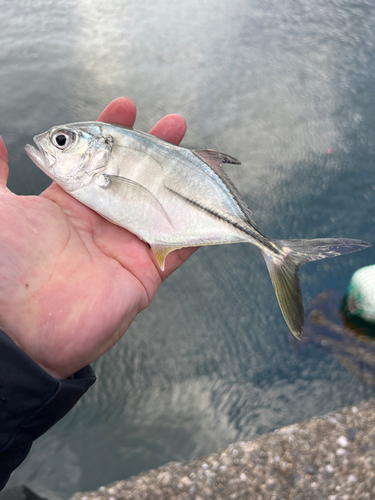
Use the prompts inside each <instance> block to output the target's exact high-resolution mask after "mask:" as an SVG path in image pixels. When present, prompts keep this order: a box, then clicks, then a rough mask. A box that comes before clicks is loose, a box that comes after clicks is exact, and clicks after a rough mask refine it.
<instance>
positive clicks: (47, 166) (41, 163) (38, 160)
mask: <svg viewBox="0 0 375 500" xmlns="http://www.w3.org/2000/svg"><path fill="white" fill-rule="evenodd" d="M33 140H34V142H35V144H36V146H37V148H38V149H37V148H34V146H30V144H26V146H25V151H26V153H27V155H28V157H29V158H30V160H32V161H33V162H34V163H35V165H36V166H37V167H39V168H40V169H41V170H43V172H44V173H45V174H47V175H48V176H49V177H52V175H51V174H52V172H51V170H52V167H53V165H54V164H55V162H56V158H55V157H54V156H53V155H51V154H49V155H48V156H47V154H46V153H45V151H44V150H43V148H42V147H41V146H40V143H39V141H38V136H35V137H34V138H33Z"/></svg>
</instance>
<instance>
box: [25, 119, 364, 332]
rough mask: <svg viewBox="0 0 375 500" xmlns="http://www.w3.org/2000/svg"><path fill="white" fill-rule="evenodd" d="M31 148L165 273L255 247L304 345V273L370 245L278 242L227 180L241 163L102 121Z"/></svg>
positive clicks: (63, 130)
mask: <svg viewBox="0 0 375 500" xmlns="http://www.w3.org/2000/svg"><path fill="white" fill-rule="evenodd" d="M34 142H35V144H36V145H37V147H38V149H36V148H34V147H32V146H30V145H27V146H26V152H27V154H28V155H29V157H30V158H31V159H32V160H33V161H34V163H36V165H37V166H38V167H39V168H41V170H43V171H44V172H45V173H46V174H47V175H48V176H49V177H51V178H52V179H53V180H54V181H56V182H57V183H58V184H59V185H60V186H61V187H62V188H63V189H64V190H65V191H67V192H68V193H69V194H70V195H72V196H74V198H76V199H77V200H79V201H80V202H82V203H83V204H84V205H86V206H88V207H90V208H91V209H93V210H95V211H96V212H97V213H99V214H100V215H102V216H103V217H105V218H106V219H108V220H109V221H111V222H113V223H114V224H117V225H119V226H121V227H124V228H126V229H128V230H129V231H131V232H132V233H134V234H135V235H137V236H138V237H139V238H141V239H142V240H144V241H146V242H147V243H149V244H150V246H151V248H152V250H153V252H154V254H155V256H156V260H157V263H158V265H159V266H160V268H161V269H162V270H163V269H164V262H165V259H166V257H167V255H168V254H169V253H170V252H172V251H173V250H176V249H178V248H183V247H192V246H200V245H217V244H227V243H250V244H251V245H254V246H256V247H258V248H259V249H260V251H261V252H262V254H263V257H264V259H265V261H266V264H267V267H268V271H269V273H270V277H271V281H272V283H273V286H274V289H275V292H276V297H277V300H278V302H279V305H280V308H281V311H282V313H283V315H284V318H285V321H286V322H287V324H288V326H289V328H290V330H291V331H292V333H293V334H294V335H295V336H296V337H297V338H298V339H300V338H301V336H302V331H303V320H304V311H303V303H302V293H301V288H300V285H299V279H298V270H299V266H300V265H302V264H305V263H306V262H310V261H313V260H318V259H324V258H327V257H335V256H337V255H342V254H347V253H351V252H356V251H358V250H361V249H363V248H366V247H369V246H371V245H370V244H369V243H366V242H363V241H360V240H349V239H315V240H272V239H270V238H266V237H265V236H263V235H262V234H261V233H260V232H259V231H258V227H257V224H256V222H255V220H254V218H253V215H252V213H251V211H250V209H249V208H248V206H247V205H246V203H245V201H244V200H243V198H242V197H241V195H240V193H239V192H238V190H237V189H236V187H235V186H234V185H233V184H232V182H231V181H230V179H229V178H228V176H227V175H226V173H225V171H224V168H223V165H224V164H225V163H232V164H239V163H240V162H239V161H238V160H236V159H235V158H233V157H231V156H228V155H225V154H223V153H219V152H217V151H212V150H205V151H193V150H189V149H185V148H181V147H179V146H175V145H173V144H170V143H168V142H165V141H163V140H161V139H158V138H157V137H154V136H152V135H149V134H146V133H143V132H139V131H137V130H133V129H131V128H126V127H120V126H117V125H110V124H107V123H100V122H85V123H73V124H69V125H62V126H58V127H53V128H51V129H50V130H48V131H47V132H45V133H43V134H40V135H37V136H36V137H34Z"/></svg>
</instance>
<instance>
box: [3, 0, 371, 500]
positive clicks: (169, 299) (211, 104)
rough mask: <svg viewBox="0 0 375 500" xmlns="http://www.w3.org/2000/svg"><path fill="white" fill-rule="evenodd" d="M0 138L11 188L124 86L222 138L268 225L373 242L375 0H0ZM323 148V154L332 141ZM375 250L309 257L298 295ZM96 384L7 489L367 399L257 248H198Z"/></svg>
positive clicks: (102, 363)
mask: <svg viewBox="0 0 375 500" xmlns="http://www.w3.org/2000/svg"><path fill="white" fill-rule="evenodd" d="M0 7H1V18H0V47H1V50H0V133H1V135H2V136H3V138H4V140H5V142H6V144H7V145H8V147H9V152H10V161H11V173H10V179H9V187H10V188H11V189H13V190H14V191H15V192H17V193H19V194H38V193H40V192H41V190H42V189H44V188H45V187H46V186H47V185H48V184H49V180H48V179H47V177H45V176H44V174H43V173H42V172H41V171H39V170H38V169H37V168H36V167H35V165H34V164H32V163H31V161H30V160H29V159H28V158H27V156H26V154H25V153H24V151H23V146H24V144H25V143H26V142H30V141H31V138H32V136H33V135H35V134H37V133H40V132H42V131H44V130H46V129H48V128H49V127H50V126H52V125H56V124H59V123H68V122H73V121H83V120H90V119H95V118H96V117H97V116H98V115H99V113H100V111H101V110H102V109H103V107H104V106H105V105H106V104H107V103H108V102H109V101H110V100H111V99H113V98H115V97H117V96H119V95H128V96H130V97H131V98H132V99H134V100H135V101H136V102H137V104H138V114H139V118H138V120H137V124H136V126H137V128H138V129H141V130H148V129H149V128H150V127H151V126H152V125H153V124H154V123H155V122H156V121H157V120H158V119H159V118H161V117H162V116H163V115H164V114H167V113H172V112H173V113H180V114H182V115H183V116H184V117H185V119H186V121H187V123H188V127H189V128H188V133H187V135H186V138H185V140H184V143H183V144H184V145H185V146H186V147H194V148H197V149H205V148H212V149H218V150H221V151H224V152H226V153H228V154H230V155H233V156H235V157H237V158H239V159H241V161H242V166H231V167H228V169H227V170H228V173H229V174H230V176H231V178H232V179H233V180H234V182H235V183H236V184H237V185H238V187H239V188H240V190H241V191H242V193H243V194H244V197H245V199H246V200H247V202H248V204H249V205H250V207H251V208H252V210H253V212H254V215H255V218H256V220H257V221H258V225H259V228H260V230H261V232H263V233H264V234H266V235H267V236H272V237H275V238H314V237H329V236H332V237H335V236H336V237H338V236H345V237H352V238H360V239H364V240H367V241H370V242H372V243H374V230H373V228H374V223H375V205H374V194H375V171H374V159H375V140H374V129H375V127H374V125H375V123H374V122H375V112H374V111H375V97H374V85H373V83H374V74H375V55H374V54H375V35H374V33H375V16H374V7H373V5H372V2H370V1H369V0H367V1H361V2H358V3H356V2H353V1H345V0H320V1H319V0H314V1H308V0H300V1H292V0H285V1H284V2H278V1H276V0H270V1H268V0H266V1H265V0H230V1H229V0H223V1H215V2H214V1H211V2H209V1H206V2H202V0H199V1H198V0H189V1H186V2H183V3H182V2H171V1H168V0H156V1H155V0H152V1H150V0H148V1H147V0H144V1H139V0H125V1H124V0H107V1H106V2H102V1H99V0H80V1H79V2H76V1H74V0H65V2H63V3H61V2H55V1H53V0H33V1H27V0H14V1H12V2H9V1H8V0H7V1H5V0H0ZM328 151H329V152H328ZM374 257H375V252H374V250H373V249H370V250H366V251H364V252H360V253H358V254H353V255H349V256H346V257H341V258H337V259H332V260H325V261H318V262H316V263H311V264H309V265H307V266H305V267H304V268H303V269H302V272H301V284H302V289H303V293H304V298H305V303H306V304H307V303H309V301H311V300H312V298H313V297H314V296H316V295H317V294H318V293H319V292H321V291H322V290H324V289H331V290H334V291H337V292H339V293H340V294H344V293H345V290H346V286H347V284H348V281H349V279H350V276H351V274H352V273H353V271H354V270H355V269H357V268H359V267H361V266H364V265H368V264H372V263H374ZM94 368H95V371H96V373H97V375H98V382H97V383H96V384H95V386H94V387H93V388H92V389H90V391H89V392H88V393H87V395H86V396H85V397H84V398H83V399H82V400H81V402H80V403H79V404H78V405H77V407H76V408H75V409H74V410H73V411H72V412H71V413H70V414H69V415H68V416H67V417H66V418H65V419H64V420H63V421H61V422H60V423H59V424H58V425H56V426H55V427H54V428H53V429H52V430H51V431H49V432H48V433H47V434H46V435H45V436H44V437H42V438H41V439H40V440H39V441H38V442H37V443H36V444H35V445H34V447H33V451H32V453H31V454H30V456H29V457H28V459H27V460H26V461H25V463H24V464H23V465H22V466H21V467H20V468H19V469H18V471H17V472H16V473H14V475H13V477H12V479H11V482H10V486H12V485H15V484H20V483H25V484H28V485H29V486H30V487H32V488H33V489H34V490H35V491H37V492H38V493H40V494H42V495H45V496H48V497H49V498H51V499H53V498H68V497H69V496H70V495H71V494H72V493H73V492H75V491H77V490H87V489H95V488H97V487H98V486H100V485H102V484H105V483H108V482H110V481H114V480H117V479H123V478H126V477H128V476H129V475H132V474H137V473H138V472H140V471H142V470H146V469H149V468H151V467H157V466H159V465H161V464H163V463H165V462H168V461H170V460H178V461H186V460H188V459H191V458H193V457H196V456H199V455H203V454H207V453H210V452H212V451H215V450H217V449H218V448H220V447H222V446H225V445H227V444H228V443H229V442H232V441H234V440H238V439H250V438H252V437H254V436H257V435H259V434H260V433H263V432H267V431H271V430H273V429H275V428H277V427H280V426H282V425H286V424H289V423H292V422H295V421H297V420H302V419H307V418H310V417H311V416H313V415H317V414H321V413H324V412H327V411H329V410H333V409H335V408H338V407H342V406H344V405H350V404H354V403H356V402H358V401H360V400H362V399H363V398H368V397H372V396H374V395H375V394H374V390H373V389H372V388H371V387H369V386H366V385H365V384H364V383H363V382H361V381H359V380H357V379H356V378H353V377H352V376H351V375H350V374H349V373H348V372H347V371H346V370H345V369H344V368H343V367H342V366H341V365H340V364H339V362H338V361H337V360H336V359H335V358H333V357H332V356H331V355H330V354H324V353H322V352H320V351H318V350H317V349H316V348H315V347H314V346H313V345H307V346H305V347H303V348H302V349H300V350H298V351H296V350H295V349H294V348H293V347H292V346H291V344H290V342H289V341H288V336H287V328H286V326H285V323H284V321H283V319H282V316H281V313H280V311H279V308H278V305H277V302H276V298H275V296H274V292H273V290H272V286H271V283H270V280H269V277H268V275H267V270H266V267H265V265H264V263H263V260H262V257H261V256H260V254H259V253H257V251H256V250H255V249H253V248H250V247H249V246H248V245H231V246H221V247H210V248H205V249H201V250H200V251H199V252H197V253H196V254H195V255H194V256H193V257H192V258H191V259H190V261H189V262H188V263H187V264H186V265H185V266H184V267H183V268H182V269H181V270H180V271H178V272H177V273H176V274H175V275H174V276H173V277H171V278H170V279H169V280H168V281H167V282H166V283H165V284H164V285H163V287H162V289H161V290H160V292H159V293H158V295H157V297H156V298H155V300H154V302H153V304H152V305H151V307H150V308H149V309H148V310H147V311H144V312H143V313H142V314H141V315H140V316H139V317H138V318H137V320H136V321H135V323H134V324H133V325H132V327H131V328H130V330H129V331H128V332H127V334H126V335H125V336H124V338H123V339H122V340H121V341H120V342H119V344H118V345H117V346H116V347H115V348H113V349H112V350H111V352H109V353H107V354H106V355H105V356H103V358H102V359H100V360H99V361H97V362H96V363H95V366H94Z"/></svg>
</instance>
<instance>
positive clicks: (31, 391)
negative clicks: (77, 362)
mask: <svg viewBox="0 0 375 500" xmlns="http://www.w3.org/2000/svg"><path fill="white" fill-rule="evenodd" d="M94 382H95V374H94V372H93V370H92V368H91V366H86V367H85V368H82V370H79V371H78V372H77V373H75V374H74V375H72V376H71V377H70V378H68V379H65V380H57V379H55V378H54V377H52V376H51V375H49V374H48V373H47V372H46V371H44V370H43V368H41V367H40V366H39V365H38V364H37V363H35V361H33V360H32V359H31V358H30V357H29V356H28V355H27V354H26V353H25V352H24V351H22V349H20V348H19V347H18V346H17V345H16V344H15V343H14V342H13V341H12V340H11V339H10V338H9V337H8V336H7V335H6V334H5V333H4V332H2V331H1V330H0V491H1V490H2V489H3V488H4V486H5V484H6V483H7V481H8V479H9V476H10V474H11V473H12V472H13V471H14V469H16V468H17V467H18V466H19V465H20V464H21V462H23V460H24V459H25V458H26V455H27V454H28V453H29V451H30V448H31V445H32V442H33V441H34V440H35V439H37V438H38V437H39V436H41V435H42V434H44V433H45V432H46V431H47V430H48V429H49V428H50V427H52V426H53V425H54V424H55V423H56V422H58V421H59V420H60V419H61V418H62V417H64V416H65V415H66V414H67V413H68V411H69V410H71V408H73V406H74V405H75V404H76V403H77V401H78V400H79V399H80V398H81V397H82V396H83V394H84V393H85V392H86V391H87V389H88V388H89V387H90V386H91V385H92V384H93V383H94Z"/></svg>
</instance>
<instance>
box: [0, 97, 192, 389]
mask: <svg viewBox="0 0 375 500" xmlns="http://www.w3.org/2000/svg"><path fill="white" fill-rule="evenodd" d="M135 117H136V106H135V104H134V102H133V101H131V100H130V99H128V98H124V97H121V98H119V99H116V100H115V101H113V102H112V103H110V104H109V106H107V108H106V109H105V110H104V111H103V112H102V114H101V115H100V116H99V120H100V121H103V122H108V123H115V124H118V125H125V126H130V127H131V126H133V124H134V122H135ZM185 131H186V124H185V121H184V120H183V118H182V117H180V116H178V115H168V116H165V117H164V118H162V119H161V120H160V121H159V122H158V123H157V124H156V125H155V126H154V127H153V128H152V129H151V131H150V133H151V134H153V135H155V136H157V137H160V138H162V139H165V140H167V141H169V142H172V143H174V144H179V143H180V141H181V140H182V138H183V136H184V134H185ZM7 163H8V156H7V151H6V148H5V145H4V143H3V141H2V140H1V138H0V231H1V236H0V327H1V328H2V329H3V330H4V331H5V332H6V333H7V334H8V335H9V336H10V337H11V338H12V339H13V341H14V342H16V344H18V346H19V347H21V348H22V349H23V350H24V351H25V352H26V353H27V354H28V355H29V356H30V357H31V358H33V359H34V360H35V361H36V362H37V363H38V364H39V365H40V366H41V367H42V368H44V369H45V370H46V371H47V372H49V373H50V374H51V375H52V376H54V377H56V378H59V379H63V378H66V377H68V376H70V375H72V374H73V373H75V372H76V371H78V370H79V369H80V368H83V367H84V366H86V365H87V364H89V363H91V362H92V361H94V360H95V359H97V358H99V357H100V356H101V355H102V354H104V353H105V352H106V351H107V350H109V349H110V348H111V347H112V346H113V345H114V344H115V343H116V342H117V341H118V340H119V339H120V338H121V337H122V335H123V334H124V333H125V331H126V330H127V328H128V327H129V325H130V324H131V322H132V321H133V320H134V318H135V316H136V315H137V314H138V313H139V312H140V311H142V310H143V309H145V308H146V307H147V306H148V305H149V304H150V303H151V301H152V299H153V297H154V295H155V293H156V291H157V289H158V288H159V286H160V285H161V283H162V282H163V280H164V279H166V278H167V277H168V276H169V275H170V274H171V273H172V272H173V271H175V270H176V269H177V268H178V267H179V266H180V265H181V264H182V263H183V262H184V261H185V260H186V259H187V258H188V257H189V256H190V255H191V254H192V253H193V252H194V251H195V250H196V248H184V249H181V250H176V251H174V252H172V253H171V254H170V255H169V256H168V257H167V260H166V266H165V271H163V272H162V271H161V270H160V268H159V267H158V265H157V263H156V261H155V259H154V256H153V252H152V250H151V249H150V248H149V246H148V244H147V243H145V242H143V241H141V240H139V239H138V238H137V237H136V236H135V235H134V234H132V233H130V232H129V231H127V230H125V229H123V228H120V227H119V226H116V225H114V224H112V223H111V222H109V221H107V220H105V219H103V218H102V217H101V216H100V215H98V214H97V213H95V212H93V211H92V210H91V209H89V208H87V207H86V206H84V205H82V204H81V203H80V202H79V201H77V200H75V199H74V198H72V197H71V196H70V195H69V194H67V193H66V192H65V191H63V190H62V189H61V188H60V187H59V186H58V185H57V184H56V183H55V182H53V183H52V184H51V186H50V187H49V188H47V189H46V190H45V191H44V192H43V193H42V194H41V195H40V196H17V195H15V194H14V193H12V192H11V191H9V189H8V188H7V187H6V182H7V178H8V165H7Z"/></svg>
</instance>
